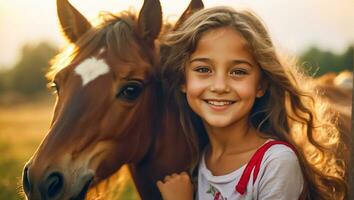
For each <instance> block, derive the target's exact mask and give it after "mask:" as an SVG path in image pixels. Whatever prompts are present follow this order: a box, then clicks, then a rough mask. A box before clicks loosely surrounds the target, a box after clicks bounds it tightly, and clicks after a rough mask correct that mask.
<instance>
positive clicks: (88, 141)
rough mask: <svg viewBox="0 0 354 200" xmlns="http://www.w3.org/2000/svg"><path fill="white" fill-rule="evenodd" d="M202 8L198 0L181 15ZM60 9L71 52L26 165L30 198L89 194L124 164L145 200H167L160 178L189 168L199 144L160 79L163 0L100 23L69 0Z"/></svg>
mask: <svg viewBox="0 0 354 200" xmlns="http://www.w3.org/2000/svg"><path fill="white" fill-rule="evenodd" d="M202 6H203V3H202V2H201V1H198V0H192V1H191V3H190V5H189V6H188V8H187V9H186V11H185V12H184V13H183V15H182V17H181V18H180V19H185V18H186V17H187V16H188V15H189V14H191V13H193V12H194V10H197V9H200V8H201V7H202ZM57 14H58V17H59V22H60V25H61V29H62V30H63V33H64V36H65V37H66V38H67V40H68V41H69V42H70V43H71V44H72V48H69V49H71V50H72V51H71V53H70V51H69V53H68V52H67V51H64V52H63V53H62V54H59V55H58V56H57V57H56V60H55V62H54V64H53V66H52V70H51V72H50V73H49V75H48V76H49V78H50V80H51V81H52V86H51V87H53V88H54V89H55V90H56V93H57V100H56V104H55V107H54V111H53V118H52V121H51V123H50V128H49V130H48V133H47V135H46V136H45V138H44V139H43V141H42V142H41V144H40V146H39V147H38V149H37V150H36V152H35V153H34V155H33V156H32V157H31V159H30V160H29V161H28V162H27V163H26V165H25V167H24V170H23V178H22V186H23V191H24V193H25V195H26V197H27V199H29V200H32V199H36V200H38V199H46V200H54V199H55V200H57V199H72V200H76V199H85V198H86V194H87V191H88V190H89V189H90V188H94V187H95V186H97V185H98V184H99V183H100V182H102V181H104V180H105V179H107V178H108V177H110V176H111V175H112V174H113V173H115V172H116V171H117V170H119V169H120V168H121V166H122V165H123V164H128V167H129V170H130V172H131V175H132V178H133V180H134V183H135V185H136V188H137V191H138V192H139V194H140V196H141V198H142V199H144V200H150V199H154V200H156V199H161V195H160V193H159V191H158V189H157V187H156V185H155V183H156V181H157V180H161V179H162V178H163V177H164V176H166V175H167V174H171V173H173V172H181V171H186V170H189V169H190V166H191V162H192V161H191V158H192V156H193V155H194V151H195V149H193V146H191V145H190V144H189V143H188V142H187V141H188V140H187V137H190V136H188V135H186V134H185V133H184V132H182V131H181V130H182V129H181V125H180V124H179V123H178V117H179V116H178V115H176V114H175V113H178V112H177V110H176V108H174V107H173V106H171V105H170V104H169V103H168V102H167V101H165V100H164V98H163V95H162V86H161V82H160V81H158V76H157V74H158V73H157V71H158V68H159V44H158V42H157V40H158V36H159V34H160V32H161V29H162V11H161V5H160V2H159V1H158V0H145V1H144V3H143V6H142V8H141V10H140V12H139V15H138V16H136V15H135V14H132V13H129V12H121V13H120V14H119V15H112V14H106V15H104V20H103V22H102V23H101V24H99V25H97V26H92V25H91V23H90V22H89V21H88V20H87V19H86V18H85V17H84V16H83V15H82V14H81V13H80V12H79V11H78V10H76V8H74V7H73V6H72V5H71V4H70V3H69V2H68V1H67V0H57ZM179 23H180V22H179Z"/></svg>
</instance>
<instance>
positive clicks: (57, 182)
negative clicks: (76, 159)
mask: <svg viewBox="0 0 354 200" xmlns="http://www.w3.org/2000/svg"><path fill="white" fill-rule="evenodd" d="M63 186H64V177H63V175H62V174H61V173H59V172H53V173H51V174H50V175H49V176H48V178H47V179H46V180H45V182H44V185H43V186H42V187H41V192H42V195H43V196H45V197H48V198H46V199H53V198H55V197H57V196H59V194H60V193H61V192H62V190H63Z"/></svg>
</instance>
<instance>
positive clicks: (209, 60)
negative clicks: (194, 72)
mask: <svg viewBox="0 0 354 200" xmlns="http://www.w3.org/2000/svg"><path fill="white" fill-rule="evenodd" d="M197 61H200V62H208V63H212V60H211V59H209V58H193V59H191V60H190V61H189V63H192V62H197Z"/></svg>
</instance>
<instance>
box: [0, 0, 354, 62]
mask: <svg viewBox="0 0 354 200" xmlns="http://www.w3.org/2000/svg"><path fill="white" fill-rule="evenodd" d="M160 1H161V5H162V10H163V14H164V19H168V20H169V21H175V20H176V19H178V17H179V16H180V14H182V12H183V11H184V9H185V8H186V7H187V6H188V4H189V0H160ZM70 2H71V3H72V4H73V5H74V6H75V7H76V9H78V10H79V11H80V12H81V13H82V14H83V15H84V16H86V18H87V19H89V20H92V19H94V18H96V17H97V15H98V13H99V12H100V11H109V12H113V13H117V12H119V11H122V10H127V9H129V8H133V9H134V10H136V11H139V10H140V8H141V6H142V3H143V0H129V1H127V0H71V1H70ZM203 2H204V4H205V7H212V6H220V5H221V6H231V7H235V8H239V7H242V8H248V9H251V10H253V11H254V12H255V13H256V14H257V15H258V16H260V17H261V19H262V20H263V22H264V23H265V24H266V26H267V28H268V30H269V32H270V34H271V37H272V39H273V41H274V43H275V44H276V46H277V47H278V48H280V49H281V50H282V51H285V52H286V53H289V54H299V53H301V52H303V51H304V50H305V49H306V48H308V47H309V46H311V45H315V46H317V47H318V48H321V49H323V50H329V51H333V52H335V53H341V52H343V51H344V50H345V49H346V48H347V47H348V46H349V45H350V44H354V12H353V9H354V1H353V0H203ZM55 4H56V1H55V0H11V1H5V0H1V1H0V69H1V68H5V67H6V68H8V67H11V66H13V65H14V64H15V63H16V62H17V61H18V59H19V52H20V49H21V47H22V45H24V44H26V43H30V44H36V43H38V42H40V41H43V40H45V41H49V42H51V43H53V44H54V45H56V46H58V47H63V46H65V45H66V42H65V40H64V39H63V38H62V34H61V33H60V31H59V30H60V29H59V22H58V19H57V15H56V5H55Z"/></svg>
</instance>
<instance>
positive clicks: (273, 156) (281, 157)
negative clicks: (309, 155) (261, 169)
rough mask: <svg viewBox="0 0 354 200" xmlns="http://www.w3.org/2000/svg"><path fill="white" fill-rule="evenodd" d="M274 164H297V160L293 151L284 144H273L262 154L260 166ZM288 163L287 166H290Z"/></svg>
mask: <svg viewBox="0 0 354 200" xmlns="http://www.w3.org/2000/svg"><path fill="white" fill-rule="evenodd" d="M270 162H276V163H279V164H284V163H287V162H290V163H298V162H299V159H298V157H297V154H296V152H295V150H294V149H292V148H291V147H289V146H287V145H284V144H274V145H272V146H271V147H269V148H268V150H267V151H266V152H265V153H264V157H263V160H262V164H267V163H270ZM290 163H288V164H290Z"/></svg>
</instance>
